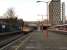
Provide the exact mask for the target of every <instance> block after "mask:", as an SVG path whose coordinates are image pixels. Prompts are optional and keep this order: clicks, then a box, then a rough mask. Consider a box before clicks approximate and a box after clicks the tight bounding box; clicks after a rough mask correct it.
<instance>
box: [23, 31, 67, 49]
mask: <svg viewBox="0 0 67 50" xmlns="http://www.w3.org/2000/svg"><path fill="white" fill-rule="evenodd" d="M23 50H67V35H63V34H59V32H58V33H56V32H51V31H48V32H47V31H44V32H41V31H36V32H32V37H31V38H30V40H29V41H28V43H27V44H26V46H25V47H24V48H23Z"/></svg>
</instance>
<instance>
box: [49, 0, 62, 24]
mask: <svg viewBox="0 0 67 50" xmlns="http://www.w3.org/2000/svg"><path fill="white" fill-rule="evenodd" d="M49 23H50V24H51V25H59V24H61V1H60V0H52V1H51V2H50V3H49Z"/></svg>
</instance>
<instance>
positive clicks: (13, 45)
mask: <svg viewBox="0 0 67 50" xmlns="http://www.w3.org/2000/svg"><path fill="white" fill-rule="evenodd" d="M31 35H32V34H30V33H28V34H26V35H24V36H23V35H22V34H20V35H17V36H14V37H12V38H10V39H8V40H5V41H3V42H1V43H0V44H1V47H0V50H18V49H19V48H20V47H21V46H23V47H24V45H25V44H26V43H27V41H28V40H29V38H30V37H31ZM9 41H10V42H9ZM3 43H5V45H2V44H3Z"/></svg>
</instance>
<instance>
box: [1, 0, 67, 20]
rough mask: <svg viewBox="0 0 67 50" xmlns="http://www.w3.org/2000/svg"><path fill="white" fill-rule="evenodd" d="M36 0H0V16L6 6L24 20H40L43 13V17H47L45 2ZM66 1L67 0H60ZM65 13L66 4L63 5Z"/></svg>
mask: <svg viewBox="0 0 67 50" xmlns="http://www.w3.org/2000/svg"><path fill="white" fill-rule="evenodd" d="M36 1H37V0H0V16H2V15H3V14H4V13H5V12H6V10H7V9H8V8H12V7H13V8H14V10H15V13H16V15H17V16H18V18H22V19H23V20H25V21H36V20H41V19H42V17H41V15H43V17H44V19H46V18H47V17H46V16H47V6H46V5H47V4H46V3H36ZM41 1H45V2H46V1H47V0H41ZM62 1H64V2H65V3H67V0H62ZM65 9H66V10H65V15H66V16H67V14H66V13H67V4H66V6H65Z"/></svg>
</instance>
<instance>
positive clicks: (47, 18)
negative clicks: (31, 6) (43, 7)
mask: <svg viewBox="0 0 67 50" xmlns="http://www.w3.org/2000/svg"><path fill="white" fill-rule="evenodd" d="M40 2H43V3H46V4H47V26H48V12H49V6H48V3H49V2H44V1H36V3H40ZM42 20H43V16H42ZM42 31H43V22H42Z"/></svg>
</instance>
